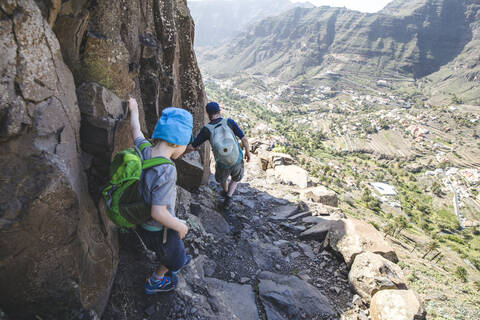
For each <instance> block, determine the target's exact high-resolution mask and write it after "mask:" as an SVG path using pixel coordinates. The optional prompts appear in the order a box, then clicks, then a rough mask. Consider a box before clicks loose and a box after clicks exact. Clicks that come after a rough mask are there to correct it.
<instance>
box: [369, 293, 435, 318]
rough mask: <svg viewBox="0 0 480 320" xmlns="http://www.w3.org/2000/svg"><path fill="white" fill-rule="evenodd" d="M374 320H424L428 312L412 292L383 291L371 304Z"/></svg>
mask: <svg viewBox="0 0 480 320" xmlns="http://www.w3.org/2000/svg"><path fill="white" fill-rule="evenodd" d="M370 317H371V318H372V320H423V319H425V318H426V311H425V309H424V308H423V306H422V303H421V301H420V299H419V298H418V296H417V295H416V293H415V292H414V291H412V290H382V291H379V292H377V293H376V294H375V295H374V296H373V298H372V301H371V303H370Z"/></svg>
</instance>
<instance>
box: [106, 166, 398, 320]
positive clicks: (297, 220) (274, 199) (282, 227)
mask: <svg viewBox="0 0 480 320" xmlns="http://www.w3.org/2000/svg"><path fill="white" fill-rule="evenodd" d="M259 162H260V160H259V159H258V158H256V157H255V158H254V159H252V161H251V162H250V163H248V164H247V168H246V172H247V174H246V179H245V180H244V182H243V183H241V184H239V187H238V189H237V192H236V196H235V197H234V199H235V204H234V206H233V208H232V209H230V210H229V211H228V212H224V211H223V210H220V209H218V208H219V207H220V205H221V201H222V198H221V197H220V195H219V194H220V189H219V186H218V184H216V183H215V182H214V181H213V179H210V183H209V185H207V186H202V187H201V188H200V190H199V191H198V192H196V193H189V192H187V191H186V190H184V189H182V188H180V187H179V188H178V192H177V194H178V196H177V198H178V199H177V215H178V216H179V217H180V218H182V219H185V220H187V221H188V224H189V225H190V232H189V234H188V235H187V237H186V240H185V245H186V247H187V251H188V252H189V254H191V255H192V256H193V261H192V263H191V264H190V265H189V266H187V267H185V269H184V270H182V271H181V273H180V275H179V277H180V281H179V285H178V287H177V289H176V290H175V291H173V292H170V293H165V294H158V295H155V296H147V295H145V294H144V293H143V284H144V282H145V278H146V276H147V275H149V274H150V273H151V272H152V271H153V269H154V266H155V265H154V263H152V260H150V259H149V258H148V255H147V254H146V252H145V250H144V249H143V248H142V246H141V244H140V241H139V240H138V238H137V236H136V234H135V233H134V232H127V233H122V234H121V235H120V247H121V249H120V264H119V268H118V272H117V276H116V280H115V283H114V286H113V289H112V293H111V298H110V301H109V303H108V305H107V310H106V311H105V313H104V315H103V317H102V319H105V320H110V319H184V320H187V319H275V320H277V319H278V320H281V319H285V320H286V319H369V316H368V314H369V311H368V302H367V301H369V294H366V295H365V297H367V299H365V298H363V296H362V297H360V296H359V295H356V294H355V288H354V287H353V286H352V285H351V283H350V281H349V264H351V263H352V262H353V258H354V257H352V256H350V257H348V253H346V252H340V250H339V249H338V248H339V247H340V245H339V244H338V242H337V244H336V245H333V246H332V245H326V244H327V243H328V241H323V240H324V239H325V237H326V235H327V233H328V232H332V231H330V230H333V229H334V228H332V225H333V224H334V222H338V221H342V220H340V219H341V218H344V216H343V214H342V213H341V211H340V209H339V208H335V207H330V206H328V205H325V204H322V203H320V202H318V201H317V202H315V201H308V200H306V201H300V200H299V197H300V191H299V189H298V187H295V186H292V185H285V184H280V183H279V182H278V180H274V178H272V176H271V175H270V176H269V175H268V174H266V173H265V172H264V171H263V170H261V166H259V165H258V163H259ZM317 200H318V199H317ZM368 226H369V225H368ZM337 231H338V230H337ZM343 233H345V231H344V230H343V231H342V234H343ZM333 239H334V237H332V239H331V240H330V242H331V243H332V244H333V243H334V240H333ZM357 242H358V241H357ZM367 245H368V244H367ZM333 247H335V248H336V249H335V250H333V249H332V248H333ZM377 247H378V246H377ZM350 250H352V249H351V248H350ZM355 250H356V249H353V251H355ZM388 250H389V249H387V250H383V251H384V252H387V251H388ZM360 251H361V250H360ZM371 251H375V250H371ZM378 251H382V250H378ZM372 255H373V254H372ZM374 256H377V255H374ZM345 257H347V259H345ZM350 258H351V259H350ZM379 258H380V259H383V258H382V257H380V256H379ZM383 260H386V259H383ZM345 261H347V262H345ZM387 263H390V264H392V265H394V264H393V263H391V262H389V261H387ZM383 265H384V264H383ZM379 268H380V269H381V267H379ZM397 268H398V267H397ZM384 271H385V270H384ZM386 271H387V273H388V272H390V270H389V269H388V268H387V270H386ZM393 273H394V272H393ZM361 274H362V275H361V277H362V279H363V280H364V281H365V279H367V280H368V275H365V272H361ZM375 276H378V274H376V275H375ZM388 277H390V278H392V276H391V275H389V276H387V278H388ZM389 281H390V280H389V279H385V281H384V282H389ZM393 282H395V281H393ZM397 282H402V281H401V280H400V281H397ZM384 285H385V284H384ZM389 285H390V287H392V286H393V287H396V285H395V284H393V283H392V281H390V284H387V285H385V286H384V287H383V288H387V287H388V286H389ZM374 286H375V285H374ZM377 286H378V287H379V288H380V287H381V286H382V285H381V284H380V285H378V284H377ZM375 291H376V290H375Z"/></svg>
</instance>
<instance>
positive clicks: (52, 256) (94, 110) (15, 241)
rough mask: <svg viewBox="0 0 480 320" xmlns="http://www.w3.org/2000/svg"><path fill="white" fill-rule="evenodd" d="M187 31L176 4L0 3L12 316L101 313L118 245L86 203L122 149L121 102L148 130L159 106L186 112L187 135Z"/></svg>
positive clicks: (192, 82) (181, 2) (159, 0)
mask: <svg viewBox="0 0 480 320" xmlns="http://www.w3.org/2000/svg"><path fill="white" fill-rule="evenodd" d="M193 33H194V26H193V21H192V19H191V17H190V14H189V10H188V8H187V4H186V1H185V0H147V1H140V0H133V1H108V0H97V1H89V0H70V1H60V0H36V1H33V0H1V1H0V55H1V56H2V59H1V62H0V70H1V72H0V77H1V81H0V91H1V93H2V94H1V96H0V145H1V149H2V152H1V154H0V172H1V177H0V178H1V184H0V287H1V290H0V307H1V309H3V311H5V312H6V313H7V314H9V315H10V316H11V317H13V318H15V319H17V318H18V319H22V318H32V317H33V316H34V315H38V316H40V317H41V318H43V319H46V318H58V319H69V318H73V317H76V316H78V315H81V314H90V315H93V314H95V313H96V314H98V315H100V314H101V313H102V312H103V310H104V308H105V305H106V302H107V300H108V297H109V292H110V288H111V285H112V282H113V279H114V276H115V272H116V268H117V264H118V244H117V240H116V233H115V231H114V228H113V227H112V225H111V224H110V223H109V221H108V220H107V219H106V217H105V216H104V215H103V214H102V211H101V210H99V209H98V208H97V201H96V200H97V199H98V191H99V187H100V186H101V185H102V184H103V183H105V180H106V178H108V177H107V174H108V163H109V161H110V158H111V156H112V154H113V153H114V152H116V151H117V150H118V149H120V148H124V147H126V146H129V145H130V144H131V141H130V139H129V128H128V125H127V123H126V121H122V120H123V119H124V118H125V108H124V106H123V104H122V100H123V99H125V98H127V97H128V96H129V95H132V96H134V97H136V98H137V100H138V101H139V104H140V107H141V113H142V122H143V124H142V125H143V127H144V131H145V133H146V134H147V135H148V134H149V133H151V131H152V129H153V126H154V125H155V122H156V120H157V118H158V116H159V114H160V113H161V110H162V109H163V108H165V107H168V106H176V107H182V108H185V109H187V110H189V111H191V112H192V113H193V115H194V120H195V131H198V130H199V129H200V127H201V126H202V125H203V122H204V119H205V118H204V117H205V115H204V112H203V107H202V106H203V105H204V104H205V92H204V87H203V83H202V79H201V75H200V72H199V70H198V67H197V64H196V58H195V54H194V51H193ZM204 150H205V149H204ZM204 150H203V151H202V152H201V156H202V158H203V161H204V163H205V164H208V162H209V158H208V153H207V152H205V151H204ZM200 171H201V168H200ZM207 172H208V170H207ZM179 174H180V176H181V175H182V172H180V173H179ZM196 178H197V179H201V178H202V177H201V175H200V177H199V176H198V175H197V176H196ZM196 182H198V181H196ZM92 195H93V197H92Z"/></svg>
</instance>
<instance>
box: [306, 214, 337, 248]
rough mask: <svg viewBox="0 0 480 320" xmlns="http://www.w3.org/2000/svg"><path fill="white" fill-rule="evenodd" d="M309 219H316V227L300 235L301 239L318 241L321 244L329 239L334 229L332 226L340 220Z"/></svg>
mask: <svg viewBox="0 0 480 320" xmlns="http://www.w3.org/2000/svg"><path fill="white" fill-rule="evenodd" d="M309 218H316V219H315V223H316V225H314V226H313V227H311V228H309V229H307V230H305V231H304V232H302V233H301V234H300V239H303V240H317V241H319V242H322V241H323V240H325V238H326V237H327V234H328V232H329V231H330V229H331V228H332V225H334V224H335V223H337V222H338V220H329V219H322V218H318V217H309Z"/></svg>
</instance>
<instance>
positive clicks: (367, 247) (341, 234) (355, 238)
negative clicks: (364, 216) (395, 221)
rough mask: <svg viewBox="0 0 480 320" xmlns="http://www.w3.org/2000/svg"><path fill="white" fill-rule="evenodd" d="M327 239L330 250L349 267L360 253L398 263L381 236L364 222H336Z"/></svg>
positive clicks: (391, 249) (346, 220) (393, 252)
mask: <svg viewBox="0 0 480 320" xmlns="http://www.w3.org/2000/svg"><path fill="white" fill-rule="evenodd" d="M327 237H328V242H329V245H330V246H331V247H332V249H333V250H335V251H337V252H339V253H340V254H341V255H342V256H343V258H344V260H345V262H346V263H347V265H349V266H351V265H352V263H353V260H354V259H355V257H356V256H357V255H358V254H360V253H362V252H373V253H378V254H379V255H381V256H383V257H384V258H386V259H388V260H390V261H392V262H395V263H396V262H398V258H397V254H396V253H395V250H393V248H392V247H391V246H390V244H388V242H386V241H385V239H384V238H383V236H382V234H381V233H380V232H378V231H377V229H375V228H374V227H373V226H372V225H371V224H369V223H366V222H364V221H361V220H357V219H341V220H338V221H337V222H335V223H334V224H333V225H332V226H331V228H330V231H329V232H328V235H327Z"/></svg>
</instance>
